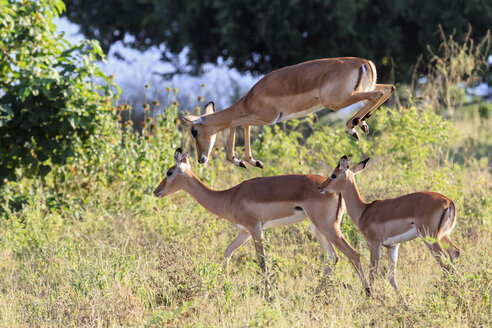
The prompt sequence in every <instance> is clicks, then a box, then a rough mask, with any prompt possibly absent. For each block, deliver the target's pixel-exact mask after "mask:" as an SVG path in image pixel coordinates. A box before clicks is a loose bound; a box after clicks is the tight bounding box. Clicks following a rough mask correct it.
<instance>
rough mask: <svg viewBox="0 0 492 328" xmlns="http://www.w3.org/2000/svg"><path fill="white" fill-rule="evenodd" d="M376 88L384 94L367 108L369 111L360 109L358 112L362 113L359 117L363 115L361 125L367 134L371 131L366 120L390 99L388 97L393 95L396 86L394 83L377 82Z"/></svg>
mask: <svg viewBox="0 0 492 328" xmlns="http://www.w3.org/2000/svg"><path fill="white" fill-rule="evenodd" d="M374 90H377V91H382V92H383V96H382V97H381V98H380V99H379V100H378V101H377V103H376V104H375V105H374V106H373V107H372V108H369V109H368V110H367V112H365V113H364V112H362V113H361V111H359V112H358V113H357V114H359V113H360V115H358V117H361V119H360V121H359V124H358V125H359V127H360V128H361V129H362V131H364V133H365V134H368V133H369V125H367V123H366V120H367V119H368V118H369V117H371V115H372V113H373V112H374V111H375V110H376V109H378V108H379V106H381V105H382V104H383V103H384V102H385V101H386V100H388V98H389V97H390V96H391V94H392V93H393V91H395V86H394V85H391V84H376V87H375V89H374Z"/></svg>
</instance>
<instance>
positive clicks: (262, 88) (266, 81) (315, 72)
mask: <svg viewBox="0 0 492 328" xmlns="http://www.w3.org/2000/svg"><path fill="white" fill-rule="evenodd" d="M376 75H377V74H376V67H375V66H374V63H373V62H372V61H370V60H367V59H363V58H354V57H343V58H326V59H318V60H311V61H307V62H304V63H300V64H297V65H293V66H287V67H284V68H281V69H279V70H276V71H273V72H271V73H270V74H267V75H265V76H264V77H263V78H262V79H261V80H259V81H258V82H257V83H256V84H255V85H254V86H253V87H252V88H251V90H249V92H248V93H247V94H246V95H244V96H243V97H242V98H241V99H239V100H238V101H237V102H235V103H234V104H233V105H232V106H230V107H228V108H226V109H224V110H221V111H218V112H216V111H215V106H214V103H213V102H209V103H207V104H206V105H205V106H204V108H203V110H202V112H201V115H200V116H196V115H187V116H184V117H183V120H184V121H185V122H186V123H188V124H191V135H192V137H193V138H194V139H195V141H196V149H197V157H198V163H201V164H203V163H206V162H207V161H208V158H209V156H210V152H211V150H212V147H213V145H214V143H215V137H216V134H217V133H218V132H220V131H222V130H225V129H226V128H229V140H228V142H227V160H228V161H230V162H232V163H233V164H234V165H236V166H240V167H243V168H246V165H245V164H244V161H243V160H240V159H238V158H236V157H235V155H234V144H235V136H236V128H237V127H238V126H242V127H243V129H244V143H245V146H244V153H245V158H244V159H245V160H246V162H247V163H249V164H251V165H253V166H256V167H259V168H263V167H264V165H263V163H262V162H261V161H259V160H256V159H254V158H253V157H252V154H251V144H250V127H251V126H263V125H266V124H270V125H273V124H276V123H278V122H283V121H287V120H290V119H293V118H299V117H302V116H305V115H307V114H310V113H313V112H316V111H318V110H320V109H322V108H324V107H326V108H329V109H332V110H334V111H337V110H339V109H341V108H344V107H347V106H349V105H352V104H355V103H357V102H360V101H365V102H366V103H365V105H364V106H363V107H362V108H361V109H360V110H359V111H358V112H357V113H356V114H355V115H353V116H352V118H350V120H348V122H347V124H346V125H347V130H348V132H349V134H350V135H351V136H353V137H354V138H356V139H359V136H358V134H357V132H356V130H355V128H354V127H355V126H359V127H360V128H361V129H362V131H364V133H365V134H368V133H369V125H367V123H366V119H368V118H369V117H370V116H371V115H372V113H373V112H374V111H375V110H376V109H377V108H378V107H379V106H380V105H381V104H383V103H384V102H385V101H386V100H387V99H388V98H389V97H390V95H391V94H392V93H393V91H394V90H395V87H394V86H393V85H389V84H377V83H376Z"/></svg>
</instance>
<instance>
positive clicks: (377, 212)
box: [319, 156, 460, 290]
mask: <svg viewBox="0 0 492 328" xmlns="http://www.w3.org/2000/svg"><path fill="white" fill-rule="evenodd" d="M368 160H369V158H367V159H365V160H363V161H361V162H360V163H358V164H357V165H355V166H353V167H352V168H349V161H348V159H347V157H346V156H343V157H342V158H341V159H340V161H339V163H338V166H337V167H336V168H335V170H334V171H333V173H332V174H331V176H330V177H329V178H328V179H327V180H326V181H325V182H323V183H322V184H321V186H320V187H319V190H320V192H321V193H322V194H323V193H325V192H328V193H335V192H341V193H342V197H343V199H344V200H345V202H346V204H347V212H348V214H349V216H350V217H351V218H352V220H353V221H354V223H355V224H356V225H357V226H358V227H359V229H360V231H361V232H362V234H363V235H364V237H365V238H366V239H367V241H368V242H369V248H370V252H371V267H370V286H371V287H372V285H373V282H374V276H375V274H376V272H377V268H378V263H379V258H380V254H381V246H384V247H386V248H387V251H388V260H389V262H390V268H389V280H390V283H391V285H393V287H394V288H395V289H396V290H398V286H397V284H396V280H395V270H396V262H397V259H398V246H399V245H400V243H403V242H406V241H409V240H412V239H415V238H417V237H422V238H423V241H424V243H425V244H426V245H427V247H428V248H429V249H430V251H431V252H432V255H433V256H434V257H435V258H436V260H437V261H438V262H439V264H440V265H441V266H442V267H443V268H445V269H447V270H449V268H448V267H447V266H446V264H445V263H443V261H442V259H441V258H442V256H443V255H444V251H443V249H442V248H441V246H440V245H439V242H429V241H427V240H426V238H425V237H432V238H434V239H435V240H437V241H443V242H445V243H446V244H447V248H446V251H447V253H448V254H449V257H450V258H451V260H453V259H455V258H456V257H458V256H459V252H460V251H459V248H458V247H457V246H456V245H455V244H454V243H453V241H452V240H451V239H450V238H449V234H450V233H451V230H453V228H454V225H455V224H456V210H455V206H454V203H453V201H452V200H451V199H449V198H447V197H446V196H443V195H441V194H438V193H435V192H416V193H412V194H408V195H404V196H401V197H398V198H394V199H384V200H376V201H374V202H372V203H366V202H365V201H364V200H363V199H362V198H361V196H360V194H359V191H358V189H357V185H356V184H355V179H354V175H355V174H357V173H358V172H360V171H362V170H363V169H364V168H365V166H366V163H367V161H368Z"/></svg>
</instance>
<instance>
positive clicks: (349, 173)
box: [318, 155, 369, 194]
mask: <svg viewBox="0 0 492 328" xmlns="http://www.w3.org/2000/svg"><path fill="white" fill-rule="evenodd" d="M368 161H369V157H368V158H366V159H365V160H363V161H360V162H359V163H357V164H356V165H354V166H352V167H350V166H349V162H350V161H349V159H348V158H347V156H345V155H344V156H343V157H342V158H340V161H338V165H337V167H336V168H335V170H333V172H332V173H331V175H330V177H329V178H328V179H326V181H325V182H323V183H322V184H321V186H319V187H318V189H319V192H320V193H322V194H324V193H326V192H329V193H334V192H340V191H342V189H343V188H344V186H345V184H346V183H347V182H349V181H351V180H352V179H353V176H354V174H357V173H359V172H360V171H362V170H363V169H364V168H365V167H366V164H367V162H368Z"/></svg>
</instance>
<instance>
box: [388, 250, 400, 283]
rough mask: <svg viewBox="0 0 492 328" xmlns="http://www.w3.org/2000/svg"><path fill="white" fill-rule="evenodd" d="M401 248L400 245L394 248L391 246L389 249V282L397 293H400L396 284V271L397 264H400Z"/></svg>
mask: <svg viewBox="0 0 492 328" xmlns="http://www.w3.org/2000/svg"><path fill="white" fill-rule="evenodd" d="M399 247H400V244H396V245H393V246H389V247H388V248H387V253H388V261H389V268H388V276H389V282H390V284H391V286H393V287H394V288H395V289H396V290H397V291H398V285H397V284H396V278H395V271H396V263H397V262H398V248H399Z"/></svg>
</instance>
